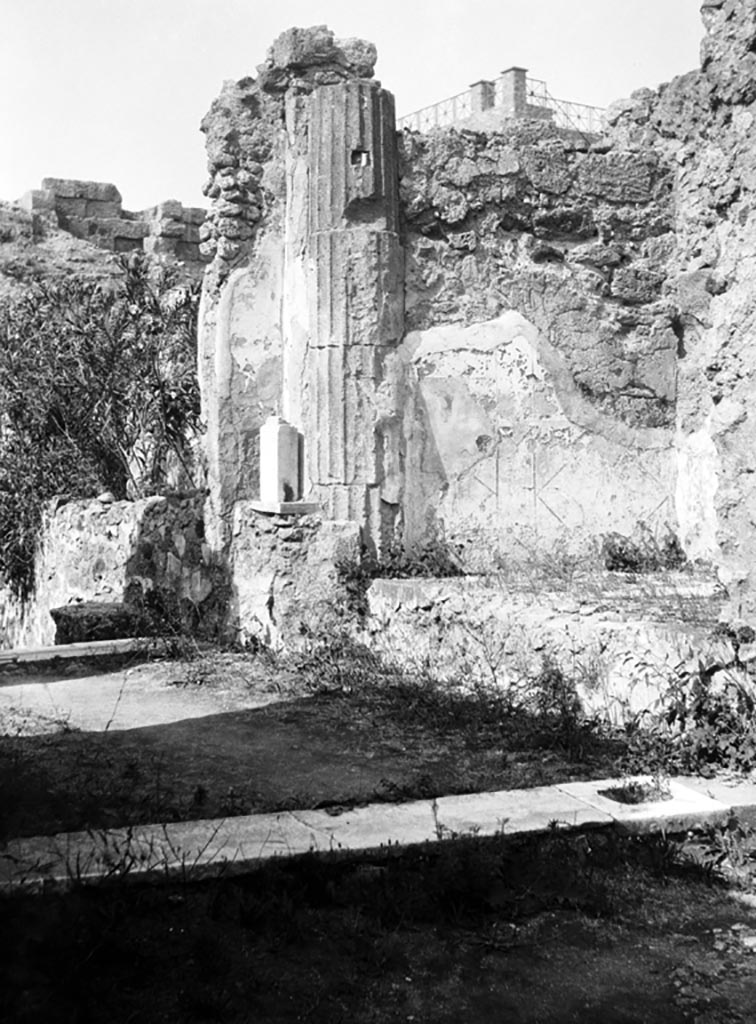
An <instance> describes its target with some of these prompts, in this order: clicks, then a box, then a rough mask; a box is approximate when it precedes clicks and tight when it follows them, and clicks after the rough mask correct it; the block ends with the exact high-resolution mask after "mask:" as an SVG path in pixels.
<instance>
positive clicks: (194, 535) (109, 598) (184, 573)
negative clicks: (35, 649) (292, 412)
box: [0, 496, 225, 647]
mask: <svg viewBox="0 0 756 1024" xmlns="http://www.w3.org/2000/svg"><path fill="white" fill-rule="evenodd" d="M35 575H36V586H35V596H34V600H33V601H32V602H31V603H30V604H29V605H27V606H26V607H25V608H24V607H21V606H19V605H14V604H13V603H12V602H11V601H10V600H8V601H7V604H8V610H9V613H10V611H15V615H14V616H13V617H12V618H11V615H10V614H8V615H7V617H6V618H5V621H0V626H2V627H4V628H3V630H0V646H4V647H27V646H40V645H43V646H44V645H49V644H52V643H54V640H55V624H54V622H53V620H52V617H51V616H50V609H51V608H58V607H61V606H63V605H67V604H72V603H77V602H81V601H102V602H106V603H113V602H115V603H122V602H124V600H130V601H132V602H134V601H138V600H139V599H140V598H144V597H147V596H148V595H150V594H152V593H153V592H154V593H157V594H159V595H160V598H161V601H162V604H163V606H164V607H165V609H166V610H167V611H168V612H170V613H175V614H176V615H177V616H178V617H179V619H180V620H181V622H182V624H183V626H184V627H186V628H188V629H190V630H191V631H197V630H198V628H199V627H200V625H201V629H199V631H200V632H202V629H204V630H206V631H209V632H213V631H214V629H215V630H217V629H218V627H219V625H220V617H221V614H222V612H221V608H220V607H219V606H218V603H217V602H218V599H219V598H223V597H225V594H224V590H223V580H222V579H220V578H218V575H217V573H216V567H215V563H214V560H213V557H212V552H211V550H210V548H209V547H208V545H207V544H206V542H205V537H204V523H203V500H202V498H201V497H188V498H179V497H159V496H158V497H152V498H144V499H142V500H140V501H110V500H106V501H102V500H100V499H97V498H94V499H84V500H77V501H68V502H64V503H60V504H57V507H54V508H52V509H51V510H50V511H49V513H48V514H47V516H46V517H45V521H44V524H43V530H42V536H41V540H40V550H39V556H38V560H37V567H36V573H35ZM1 597H2V595H0V606H2V605H3V601H2V599H1ZM175 625H176V627H177V628H178V621H176V623H175ZM3 634H4V635H3Z"/></svg>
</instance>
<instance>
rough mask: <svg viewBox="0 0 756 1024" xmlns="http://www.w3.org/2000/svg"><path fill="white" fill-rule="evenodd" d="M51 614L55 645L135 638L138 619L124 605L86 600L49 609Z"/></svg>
mask: <svg viewBox="0 0 756 1024" xmlns="http://www.w3.org/2000/svg"><path fill="white" fill-rule="evenodd" d="M50 615H52V617H53V621H54V622H55V643H56V644H75V643H82V642H85V641H88V640H119V639H121V638H123V637H131V636H136V635H137V632H136V630H137V626H138V620H137V616H136V615H135V613H134V612H133V611H132V610H131V609H129V608H127V607H126V605H123V604H115V603H107V602H100V601H85V602H83V603H81V604H69V605H64V606H63V607H61V608H51V609H50Z"/></svg>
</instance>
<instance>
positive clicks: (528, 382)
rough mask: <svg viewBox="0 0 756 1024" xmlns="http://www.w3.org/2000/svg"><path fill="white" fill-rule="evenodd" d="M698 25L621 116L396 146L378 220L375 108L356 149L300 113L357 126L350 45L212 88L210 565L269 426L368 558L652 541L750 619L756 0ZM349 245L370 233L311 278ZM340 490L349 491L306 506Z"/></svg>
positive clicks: (361, 76) (321, 37) (355, 66)
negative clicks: (417, 551)
mask: <svg viewBox="0 0 756 1024" xmlns="http://www.w3.org/2000/svg"><path fill="white" fill-rule="evenodd" d="M704 19H705V24H706V29H707V38H706V40H705V42H704V46H703V51H702V56H703V60H702V67H701V70H700V71H694V72H691V73H690V74H689V75H686V76H682V77H681V78H679V79H676V80H675V81H674V82H673V83H671V84H669V85H668V86H664V87H662V88H661V89H660V90H659V91H658V92H656V93H655V92H652V91H651V90H647V89H646V90H640V91H639V92H638V93H636V94H634V95H633V97H631V99H630V100H629V101H625V102H622V103H620V104H618V105H615V107H614V109H613V111H612V113H611V117H610V122H611V126H610V130H609V131H608V132H607V134H606V136H605V137H603V138H601V139H597V138H595V137H581V136H580V135H579V134H577V133H575V132H564V131H560V130H559V129H557V128H556V127H555V126H554V125H553V124H550V123H548V122H544V121H539V122H535V121H532V120H513V121H511V122H510V123H509V124H505V125H504V126H500V127H499V129H498V130H497V131H495V132H493V131H492V132H488V133H486V132H479V131H472V130H453V129H450V130H438V131H434V132H431V133H430V134H428V135H420V134H418V133H413V132H405V133H404V134H403V135H402V136H400V137H399V138H398V140H397V142H398V146H399V151H398V158H399V164H398V175H399V202H398V209H397V213H398V216H396V214H395V213H394V212H393V211H394V210H395V207H394V205H393V198H392V195H393V189H394V185H393V184H392V182H391V181H390V180H389V178H390V177H391V175H392V174H393V171H392V170H391V169H390V168H391V167H392V166H393V165H392V160H393V157H392V156H391V155H390V154H391V152H392V150H391V147H392V145H393V142H392V141H391V140H390V139H388V138H387V135H388V132H387V130H386V125H387V123H388V122H387V121H386V118H385V117H384V116H383V115H381V116H378V117H374V118H372V122H371V123H373V124H375V125H382V126H383V128H382V129H381V131H380V132H378V133H377V134H376V133H375V132H373V135H372V136H371V140H370V144H369V145H368V144H366V145H363V144H362V143H358V142H354V143H352V142H351V141H350V140H349V139H347V137H346V136H347V135H348V132H347V133H344V132H343V131H340V132H336V131H335V130H329V132H327V133H323V132H322V131H321V130H320V126H321V125H322V124H324V123H326V121H325V120H324V119H323V118H322V117H320V116H319V115H318V114H317V111H318V110H319V109H320V107H321V106H323V108H324V109H325V108H326V107H327V108H328V109H330V110H332V111H341V113H344V112H345V111H347V110H348V103H347V101H346V99H345V97H347V96H348V95H351V94H354V95H355V96H356V95H358V94H359V95H361V96H363V95H364V99H363V101H361V102H362V103H363V106H365V105H367V106H365V109H368V108H370V109H371V110H373V109H374V108H373V107H371V106H370V104H372V103H373V101H374V99H375V98H376V97H377V96H378V92H377V91H376V90H377V89H378V88H379V87H378V86H377V83H374V82H372V80H371V76H372V69H373V62H374V58H375V54H374V51H372V49H371V48H370V47H369V46H368V45H367V44H363V43H359V42H355V41H351V40H350V41H346V42H338V41H336V40H334V38H333V36H332V34H331V33H330V32H328V31H327V30H326V29H324V28H317V29H311V30H291V31H290V32H288V33H285V34H284V35H283V36H282V37H281V38H280V39H279V40H277V41H276V42H275V43H274V45H273V47H272V48H271V51H270V53H269V56H268V60H267V62H266V64H265V65H264V66H263V67H262V68H260V69H259V73H258V77H257V79H254V80H253V79H245V80H243V81H242V82H239V83H229V84H227V85H226V86H225V87H224V91H223V93H222V95H221V97H220V98H219V99H218V101H216V103H215V104H214V105H213V107H212V108H211V111H210V113H209V115H208V117H207V118H206V120H205V122H204V130H205V132H206V135H207V139H208V154H209V163H210V171H211V179H210V181H209V182H208V185H207V194H208V195H209V196H210V197H211V198H212V199H213V203H214V208H213V211H212V214H211V216H210V218H209V220H208V222H207V224H206V225H205V227H204V229H203V232H204V234H205V235H206V238H205V241H204V243H203V244H204V247H205V250H206V252H207V253H208V255H211V256H212V257H213V262H212V264H211V266H210V268H209V270H208V272H207V275H206V279H205V292H204V300H203V327H202V333H201V364H202V381H203V394H204V402H205V410H206V416H207V422H208V441H207V451H208V461H209V479H210V490H211V507H212V509H213V514H212V521H213V524H214V525H213V527H212V529H213V531H214V532H213V543H214V544H215V545H216V547H217V549H218V550H223V551H228V550H229V548H230V531H231V528H232V525H233V523H234V505H235V503H236V502H238V501H240V500H248V499H254V497H255V494H256V489H257V488H258V487H259V479H258V478H259V457H258V452H257V445H258V440H257V436H258V432H259V427H260V425H261V423H262V422H263V421H264V419H265V418H266V417H267V416H268V415H269V414H271V413H273V412H279V413H281V414H282V415H283V416H284V417H285V418H288V419H289V420H290V421H291V422H292V423H293V424H294V425H295V426H296V427H297V428H298V429H300V430H301V431H302V433H303V434H304V438H305V446H306V448H307V450H308V452H309V454H308V459H309V462H308V467H307V470H308V471H307V473H306V478H307V481H308V486H309V494H310V496H312V497H315V498H317V499H318V500H319V501H320V502H321V503H322V504H323V507H324V508H325V509H326V514H327V515H328V516H331V517H337V516H343V517H346V518H349V519H350V520H353V521H355V522H357V523H358V524H359V525H360V527H361V528H362V530H363V537H364V538H365V539H366V540H367V541H368V542H373V543H375V542H376V538H377V544H376V546H380V542H381V538H380V532H381V531H380V529H378V530H376V523H378V522H380V523H381V524H383V526H385V524H386V523H389V524H392V523H393V526H394V528H395V530H396V532H397V534H398V535H399V536H400V537H401V538H402V539H403V541H404V542H405V543H407V544H411V543H413V542H414V541H417V540H422V539H423V537H426V536H429V535H431V533H432V534H433V535H437V533H438V530H439V527H440V526H441V527H443V531H444V532H445V533H446V535H447V536H449V537H451V538H452V539H454V540H456V541H459V542H460V543H461V544H462V545H463V546H464V548H465V550H466V552H467V561H468V564H469V565H471V566H475V567H479V566H480V565H481V564H485V563H486V560H488V562H489V563H490V561H491V554H492V552H499V553H501V554H502V556H503V557H504V558H505V559H506V558H507V557H508V556H519V557H520V558H522V557H523V556H524V557H527V555H528V553H529V552H532V551H534V550H539V551H541V552H543V551H544V550H549V548H550V547H551V546H553V545H555V544H557V543H559V544H561V545H564V544H566V545H568V546H569V547H571V548H572V549H573V550H577V551H581V552H585V551H587V550H588V549H589V548H590V547H591V546H592V545H595V543H596V540H597V538H598V537H599V536H600V535H601V534H603V533H606V532H609V531H619V532H622V533H630V532H631V531H632V529H633V527H634V526H635V525H636V524H637V523H638V521H643V522H644V523H646V524H647V525H648V526H650V528H651V529H652V530H654V529H663V528H664V526H665V524H669V525H670V526H671V527H672V528H673V529H674V530H675V531H677V532H678V534H679V535H680V537H681V539H682V542H683V544H684V546H685V548H686V551H687V553H688V554H689V556H690V557H691V558H701V559H705V560H706V559H708V560H713V561H714V562H715V563H716V564H717V565H718V566H719V567H720V569H721V571H722V573H723V578H725V579H726V580H727V582H728V583H730V584H733V585H734V591H733V592H735V591H738V588H740V591H741V593H740V597H739V598H738V599H737V601H736V603H737V604H738V607H739V609H740V610H741V611H744V610H746V609H747V607H749V602H752V598H751V597H749V596H748V595H749V594H750V589H751V588H752V580H751V574H752V569H751V566H752V565H753V564H754V555H756V540H754V539H753V536H754V531H753V523H754V522H756V507H754V502H756V487H755V485H754V484H753V482H752V481H753V479H754V473H753V466H752V465H751V463H752V461H753V457H752V453H753V451H754V450H756V448H755V446H754V444H753V441H754V437H753V427H752V425H751V416H750V405H751V401H750V398H751V391H752V389H753V381H754V377H755V376H756V365H753V363H754V359H755V358H756V357H754V356H753V354H752V349H753V346H752V345H750V344H749V337H750V333H751V331H752V326H753V323H754V298H753V294H754V288H753V285H752V282H751V277H752V269H751V267H752V264H753V255H754V245H756V243H754V238H755V237H756V232H754V223H753V217H754V214H753V212H752V206H753V193H754V186H755V185H756V179H754V171H753V168H754V148H753V144H752V143H751V137H752V134H753V132H752V127H753V116H754V110H753V109H752V108H753V105H754V102H755V101H756V86H754V85H753V79H754V76H753V70H754V68H753V65H754V61H756V45H755V41H756V0H706V3H705V4H704ZM329 90H332V91H331V92H329ZM380 102H381V103H384V105H386V104H388V100H387V99H386V97H385V94H384V96H383V98H382V99H381V100H380ZM375 109H377V108H375ZM337 120H338V123H339V125H341V123H342V120H343V118H340V119H337ZM347 121H348V118H347ZM326 136H328V137H327V138H326ZM379 136H380V139H379ZM375 145H380V147H385V149H384V148H381V149H380V153H381V154H383V155H381V156H378V157H377V156H376V153H377V152H378V151H377V150H375V148H374V147H375ZM363 160H364V161H365V162H366V163H367V164H370V163H371V161H375V166H377V165H378V164H380V165H381V167H383V168H384V169H385V173H383V174H381V175H379V174H375V175H373V176H372V177H371V175H372V171H371V172H370V173H369V174H367V175H365V174H363V167H362V166H361V165H362V162H363ZM337 167H338V171H334V170H332V169H333V168H337ZM329 168H331V169H330V170H329ZM350 168H351V169H350ZM350 175H351V176H350ZM368 179H370V180H369V181H368ZM379 179H380V181H379ZM344 182H347V183H348V187H347V188H346V189H345V190H344V189H342V184H343V183H344ZM366 182H367V185H366V191H364V193H361V192H360V187H361V184H364V183H366ZM322 209H325V210H326V213H327V216H326V218H325V220H324V221H323V224H324V225H325V226H326V232H325V234H326V235H327V237H325V236H324V237H321V235H322V234H323V232H322V226H323V225H321V223H320V216H321V212H322ZM366 227H367V228H368V229H369V232H370V231H372V232H374V234H373V235H370V236H368V235H364V236H363V235H360V234H359V232H360V231H364V230H365V228H366ZM349 232H352V234H351V235H350V234H349ZM381 232H382V233H383V234H384V235H385V236H386V237H385V239H384V240H385V243H386V244H385V246H384V248H383V249H381V246H380V245H378V246H373V240H374V239H377V238H378V234H380V233H381ZM388 236H391V237H390V239H389V237H388ZM347 237H349V238H351V240H352V241H354V240H356V239H357V238H358V237H360V238H363V237H364V240H365V244H363V245H356V246H354V247H353V248H352V249H350V250H349V256H348V257H347V258H339V259H334V258H333V255H334V252H335V251H336V248H338V245H340V244H342V243H341V240H342V239H346V238H347ZM345 252H346V250H345ZM371 252H374V253H378V255H377V256H376V257H375V258H374V259H371V258H370V257H369V256H367V254H368V253H371ZM371 332H372V333H371ZM318 351H320V352H321V355H317V352H318ZM313 353H315V355H314V354H313ZM345 356H346V357H345ZM321 358H325V363H326V364H327V369H326V371H324V372H323V373H318V372H315V373H313V372H312V370H313V367H314V366H315V365H316V363H317V361H318V359H321ZM319 387H320V388H321V389H322V393H321V394H318V388H319ZM350 389H351V390H350ZM354 396H356V397H354ZM318 416H320V419H318ZM329 445H333V446H334V448H333V450H331V449H329V447H328V446H329ZM324 452H327V455H328V457H327V458H324V459H323V460H320V456H319V455H318V457H317V458H316V459H315V460H314V461H313V453H316V455H317V453H321V454H322V453H324ZM364 453H367V457H362V456H363V454H364ZM358 456H359V457H358ZM366 467H367V468H366ZM334 485H338V486H339V487H342V486H345V487H346V488H347V492H348V494H349V495H350V496H351V495H352V494H357V495H362V494H363V493H364V494H365V495H366V498H367V499H368V500H366V501H364V502H363V501H362V498H361V497H360V498H359V499H358V500H357V501H353V500H352V498H351V497H350V498H349V500H348V501H346V502H344V503H342V504H341V505H337V504H336V503H331V504H329V502H330V501H331V496H332V495H333V494H334V493H335V488H334ZM324 487H327V488H330V490H327V489H326V490H324ZM350 488H354V489H355V490H354V491H352V490H349V489H350ZM345 493H346V492H345ZM306 496H307V495H306ZM373 502H374V504H371V503H373ZM736 610H738V609H736Z"/></svg>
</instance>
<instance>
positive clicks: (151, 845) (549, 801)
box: [0, 778, 756, 893]
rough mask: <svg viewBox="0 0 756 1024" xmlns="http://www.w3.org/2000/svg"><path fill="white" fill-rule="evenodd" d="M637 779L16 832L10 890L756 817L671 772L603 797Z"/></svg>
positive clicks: (7, 850) (4, 873)
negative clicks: (665, 791)
mask: <svg viewBox="0 0 756 1024" xmlns="http://www.w3.org/2000/svg"><path fill="white" fill-rule="evenodd" d="M626 781H627V780H618V779H603V780H599V781H592V782H569V783H561V784H558V785H555V786H541V787H538V788H534V789H520V790H504V791H501V792H495V793H471V794H466V795H463V796H445V797H439V798H438V799H436V800H417V801H412V802H409V803H404V804H369V805H367V806H364V807H357V808H353V809H350V810H345V811H344V812H343V813H340V814H333V813H329V812H328V811H324V810H314V811H307V810H303V811H282V812H279V813H273V814H252V815H247V816H244V817H234V818H221V819H214V820H204V821H190V822H175V823H166V824H155V825H139V826H133V827H128V828H115V829H107V830H105V829H103V830H91V831H87V832H68V833H61V834H58V835H54V836H34V837H31V838H21V839H11V840H9V841H8V842H6V843H5V844H0V892H5V893H8V892H13V891H18V890H27V889H28V890H30V891H37V892H39V891H44V890H46V889H48V888H50V887H53V888H57V887H63V888H66V887H70V886H73V885H77V884H84V883H95V882H102V881H108V880H118V879H126V878H135V879H139V878H141V879H144V880H154V881H159V880H161V879H162V880H169V879H199V878H205V877H218V876H221V875H225V874H242V873H248V872H250V871H253V870H255V868H257V867H259V866H261V865H263V864H265V863H267V862H268V861H270V860H271V859H273V858H279V857H298V856H302V855H304V854H318V855H325V856H329V855H335V856H342V857H350V856H359V855H362V854H373V855H375V854H378V855H382V856H386V855H389V854H391V853H393V852H394V851H396V852H399V851H401V850H402V849H403V848H404V847H407V846H416V845H427V844H433V843H439V842H448V841H451V840H454V839H464V838H467V837H473V836H480V837H485V836H496V835H506V836H514V835H520V834H523V833H536V832H545V831H548V830H550V829H552V828H563V829H568V830H582V829H592V828H600V827H617V828H620V829H622V830H623V831H630V832H648V831H666V832H684V831H687V830H688V829H692V828H696V827H700V826H702V825H704V824H716V823H721V822H724V821H726V820H727V818H728V817H729V815H730V814H731V813H732V812H735V813H737V814H738V815H739V817H741V819H743V818H746V819H750V820H752V821H756V783H753V782H743V783H737V784H732V785H731V784H728V783H725V782H718V783H712V782H710V780H706V779H697V778H686V779H685V780H684V781H680V780H678V779H672V780H670V793H671V797H670V798H669V799H665V800H658V801H653V802H647V803H642V804H635V805H628V804H621V803H619V802H617V801H615V800H612V799H609V798H607V797H606V796H604V795H602V791H604V790H607V789H611V788H612V787H617V786H621V785H622V783H623V782H626ZM712 786H713V789H714V794H715V795H712V789H711V787H712Z"/></svg>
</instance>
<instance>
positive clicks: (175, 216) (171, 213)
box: [155, 199, 184, 220]
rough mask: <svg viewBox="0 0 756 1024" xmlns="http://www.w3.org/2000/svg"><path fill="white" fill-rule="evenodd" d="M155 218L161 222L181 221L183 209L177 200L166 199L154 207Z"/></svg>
mask: <svg viewBox="0 0 756 1024" xmlns="http://www.w3.org/2000/svg"><path fill="white" fill-rule="evenodd" d="M155 216H156V217H158V218H159V219H161V220H162V219H166V220H183V219H184V207H183V206H182V205H181V203H180V202H179V201H178V199H166V200H164V202H162V203H158V205H157V206H156V207H155Z"/></svg>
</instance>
